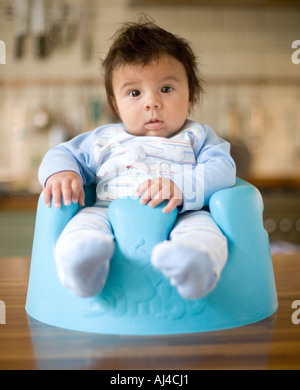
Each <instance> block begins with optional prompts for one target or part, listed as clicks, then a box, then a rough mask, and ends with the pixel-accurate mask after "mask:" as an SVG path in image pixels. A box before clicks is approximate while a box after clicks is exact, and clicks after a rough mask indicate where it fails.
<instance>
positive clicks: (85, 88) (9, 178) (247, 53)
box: [0, 0, 300, 256]
mask: <svg viewBox="0 0 300 390" xmlns="http://www.w3.org/2000/svg"><path fill="white" fill-rule="evenodd" d="M141 13H146V14H148V15H150V16H151V17H152V18H154V20H155V22H156V23H157V24H159V25H161V26H162V27H164V28H165V29H167V30H169V31H171V32H173V33H175V34H178V35H181V36H184V37H185V38H186V39H188V40H189V41H190V43H191V45H192V47H193V48H194V51H195V52H196V54H197V56H198V57H199V62H200V64H201V66H200V69H201V71H202V73H203V75H204V77H205V78H206V80H207V90H206V95H205V96H204V101H203V104H202V106H201V107H200V106H199V107H197V108H196V109H195V111H194V114H193V118H194V119H196V120H198V121H200V122H204V123H207V124H209V125H210V126H211V127H213V128H214V129H215V131H216V132H217V133H218V134H219V135H220V136H221V137H223V138H226V139H228V140H229V141H231V143H232V154H233V156H234V158H235V160H236V163H237V167H238V176H239V177H241V178H243V179H246V180H248V181H250V182H251V183H253V184H254V185H256V186H257V187H258V188H259V190H260V191H261V193H262V195H263V198H264V202H265V212H264V221H265V227H266V229H267V231H268V232H269V235H270V239H271V241H272V251H273V252H278V251H279V252H280V251H297V250H299V246H300V196H299V195H300V64H298V63H297V62H300V52H299V54H297V51H296V50H297V46H296V47H295V46H294V48H293V47H292V45H293V42H295V41H297V40H300V1H299V0H285V1H284V0H282V1H280V0H210V1H209V0H15V1H14V0H1V2H0V43H1V45H0V50H2V51H1V53H0V62H1V64H0V256H13V255H30V251H31V244H32V236H33V226H34V217H35V208H36V201H37V196H38V194H39V193H40V191H41V186H40V184H39V182H38V180H37V171H38V167H39V164H40V162H41V159H42V157H43V155H44V154H45V153H46V152H47V150H48V149H49V148H51V147H53V146H54V145H56V144H58V143H60V142H62V141H64V140H67V139H69V138H71V137H74V136H75V135H77V134H79V133H81V132H85V131H90V130H93V129H94V128H95V127H97V126H99V125H102V124H105V123H107V122H110V121H112V117H111V113H110V111H109V108H108V106H107V104H106V100H105V91H104V88H103V83H102V81H101V68H100V61H99V59H100V58H102V57H103V56H105V54H106V52H107V50H108V47H109V46H110V43H111V41H110V38H111V37H112V36H113V34H114V33H115V31H116V30H117V29H118V28H119V26H120V24H121V23H123V22H125V21H136V20H137V18H138V16H139V15H140V14H141ZM294 45H295V44H294ZM299 48H300V45H299ZM4 50H5V52H4ZM295 59H296V61H295ZM298 59H299V61H297V60H298Z"/></svg>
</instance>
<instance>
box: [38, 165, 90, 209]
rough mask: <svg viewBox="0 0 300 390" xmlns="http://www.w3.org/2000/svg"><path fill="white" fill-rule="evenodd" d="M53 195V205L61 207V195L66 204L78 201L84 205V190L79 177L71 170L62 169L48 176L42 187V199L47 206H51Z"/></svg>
mask: <svg viewBox="0 0 300 390" xmlns="http://www.w3.org/2000/svg"><path fill="white" fill-rule="evenodd" d="M51 197H53V202H54V207H56V208H59V207H61V197H62V198H63V201H64V204H65V205H66V206H68V205H70V204H71V201H73V202H74V203H77V202H79V204H80V206H82V207H83V206H84V190H83V183H82V179H81V177H80V176H79V175H78V174H77V173H76V172H73V171H63V172H58V173H55V174H54V175H52V176H50V177H49V178H48V179H47V181H46V185H45V189H44V200H45V203H46V206H47V207H50V206H51Z"/></svg>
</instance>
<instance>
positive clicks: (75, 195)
mask: <svg viewBox="0 0 300 390" xmlns="http://www.w3.org/2000/svg"><path fill="white" fill-rule="evenodd" d="M81 188H82V185H81V183H80V181H79V180H77V179H74V180H72V183H71V189H72V201H73V203H78V199H79V196H80V191H81Z"/></svg>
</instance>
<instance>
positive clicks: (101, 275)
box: [55, 230, 115, 297]
mask: <svg viewBox="0 0 300 390" xmlns="http://www.w3.org/2000/svg"><path fill="white" fill-rule="evenodd" d="M114 250H115V243H114V241H113V239H112V238H111V237H110V236H108V235H107V234H105V233H102V232H99V231H96V230H94V231H90V232H88V233H87V232H82V231H81V232H76V233H74V232H73V234H65V235H63V236H61V237H60V238H59V239H58V242H57V244H56V248H55V259H56V264H57V270H58V275H59V278H60V281H61V283H62V284H63V286H64V287H66V288H67V289H68V290H69V291H70V292H72V293H73V294H74V295H77V296H80V297H91V296H95V295H97V294H99V293H100V292H101V290H102V288H103V286H104V284H105V282H106V279H107V275H108V271H109V262H110V260H111V258H112V256H113V253H114Z"/></svg>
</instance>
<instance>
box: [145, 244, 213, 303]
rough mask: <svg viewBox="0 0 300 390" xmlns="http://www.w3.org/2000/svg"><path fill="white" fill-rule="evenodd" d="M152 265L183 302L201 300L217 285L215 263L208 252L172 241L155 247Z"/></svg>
mask: <svg viewBox="0 0 300 390" xmlns="http://www.w3.org/2000/svg"><path fill="white" fill-rule="evenodd" d="M151 263H152V265H153V266H154V267H155V268H158V269H159V270H160V271H161V272H162V273H163V274H164V275H165V277H166V278H168V279H169V280H170V283H171V284H172V285H173V286H175V287H176V288H177V291H178V293H179V294H180V295H181V296H182V297H183V298H186V299H200V298H203V297H204V296H205V295H207V294H208V293H209V292H210V291H211V290H213V289H214V287H215V286H216V283H217V279H218V278H217V274H216V271H215V269H214V263H213V261H212V260H211V259H210V257H209V255H208V254H207V253H205V252H203V251H201V250H196V249H192V248H188V247H185V246H182V245H178V244H175V243H173V242H172V241H164V242H162V243H160V244H158V245H156V246H155V247H154V249H153V252H152V257H151Z"/></svg>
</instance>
